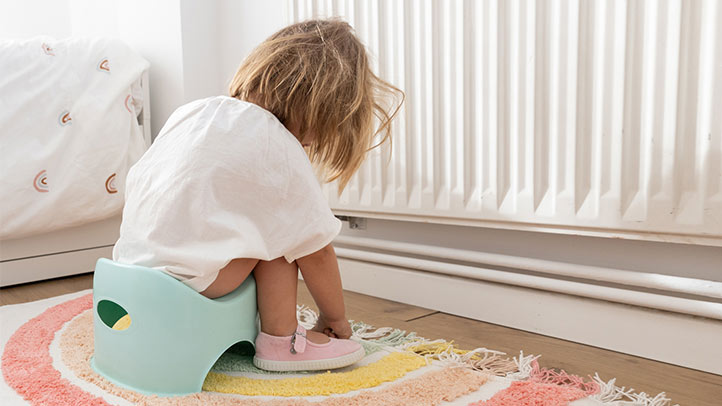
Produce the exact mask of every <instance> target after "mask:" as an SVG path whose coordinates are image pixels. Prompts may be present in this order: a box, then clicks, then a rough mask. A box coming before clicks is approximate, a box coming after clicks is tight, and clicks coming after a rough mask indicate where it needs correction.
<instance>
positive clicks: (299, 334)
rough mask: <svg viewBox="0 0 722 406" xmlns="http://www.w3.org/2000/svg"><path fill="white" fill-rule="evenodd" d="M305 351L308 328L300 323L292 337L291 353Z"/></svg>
mask: <svg viewBox="0 0 722 406" xmlns="http://www.w3.org/2000/svg"><path fill="white" fill-rule="evenodd" d="M304 351H306V329H305V328H303V326H302V325H300V324H299V325H298V327H296V332H294V333H293V336H292V337H291V354H302V353H303V352H304Z"/></svg>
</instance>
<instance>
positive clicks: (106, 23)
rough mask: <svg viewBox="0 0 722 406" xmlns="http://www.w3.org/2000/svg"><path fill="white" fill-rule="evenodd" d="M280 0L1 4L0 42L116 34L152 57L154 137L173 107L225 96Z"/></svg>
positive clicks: (279, 15)
mask: <svg viewBox="0 0 722 406" xmlns="http://www.w3.org/2000/svg"><path fill="white" fill-rule="evenodd" d="M285 4H286V2H285V1H283V0H270V1H263V2H257V1H252V0H219V1H203V0H154V1H143V0H124V1H122V2H119V1H114V0H57V1H56V0H29V1H12V2H11V1H7V2H3V3H2V4H0V40H1V39H16V38H17V39H21V38H30V37H33V36H37V35H47V36H51V37H55V38H57V39H62V38H66V37H69V36H103V37H114V38H120V39H122V40H124V41H125V42H127V43H128V44H130V45H131V46H132V47H133V48H135V49H136V50H137V51H138V52H139V53H140V54H141V55H143V57H145V58H146V59H147V60H148V61H150V63H151V67H150V83H151V87H150V97H151V113H152V114H151V127H152V134H153V137H155V135H156V134H157V133H158V131H160V129H161V127H162V126H163V124H164V123H165V121H166V119H167V118H168V116H170V114H171V113H172V112H173V110H175V109H176V108H177V107H178V106H180V105H182V104H183V103H186V102H189V101H191V100H195V99H199V98H203V97H208V96H212V95H219V94H227V87H228V83H230V80H231V78H232V76H233V74H234V73H235V71H236V69H237V68H238V65H239V64H240V62H241V61H242V59H243V58H244V57H245V56H246V55H248V53H249V52H250V51H251V50H252V49H253V48H254V47H255V46H256V45H257V44H258V43H260V42H261V41H263V39H265V38H266V37H268V36H269V35H270V34H272V33H273V32H274V31H276V30H278V29H279V28H280V27H282V26H283V23H284V16H285V9H284V7H285Z"/></svg>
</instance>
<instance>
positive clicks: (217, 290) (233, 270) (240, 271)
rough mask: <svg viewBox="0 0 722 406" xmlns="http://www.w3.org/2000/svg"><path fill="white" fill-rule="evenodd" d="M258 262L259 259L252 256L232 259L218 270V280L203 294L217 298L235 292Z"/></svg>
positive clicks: (202, 293)
mask: <svg viewBox="0 0 722 406" xmlns="http://www.w3.org/2000/svg"><path fill="white" fill-rule="evenodd" d="M257 263H258V260H257V259H252V258H236V259H234V260H232V261H231V262H229V263H228V265H226V266H225V267H223V269H221V270H220V272H218V276H217V277H216V280H215V281H213V283H211V285H210V286H208V287H207V288H206V290H204V291H203V292H201V295H203V296H205V297H207V298H210V299H215V298H217V297H221V296H224V295H227V294H229V293H231V292H233V291H234V290H236V288H237V287H239V286H241V283H243V281H245V280H246V278H247V277H248V275H249V274H250V273H251V271H253V268H254V267H255V266H256V264H257Z"/></svg>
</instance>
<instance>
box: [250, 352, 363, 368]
mask: <svg viewBox="0 0 722 406" xmlns="http://www.w3.org/2000/svg"><path fill="white" fill-rule="evenodd" d="M365 356H366V350H364V349H363V347H362V348H359V349H358V350H356V351H354V352H352V353H349V354H346V355H344V356H341V357H336V358H328V359H320V360H307V361H273V360H266V359H260V358H256V357H255V356H254V357H253V365H255V366H256V367H257V368H260V369H263V370H266V371H275V372H287V371H320V370H325V369H336V368H343V367H346V366H349V365H351V364H354V363H356V362H358V361H360V360H361V359H363V357H365Z"/></svg>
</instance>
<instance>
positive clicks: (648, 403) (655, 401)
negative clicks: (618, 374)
mask: <svg viewBox="0 0 722 406" xmlns="http://www.w3.org/2000/svg"><path fill="white" fill-rule="evenodd" d="M593 379H594V381H595V382H596V383H597V384H598V385H599V393H597V394H595V395H592V398H594V399H596V400H598V401H600V402H602V403H604V404H610V405H611V404H614V405H615V406H617V405H619V406H621V405H624V406H679V405H678V404H676V403H675V404H674V405H672V404H671V403H672V400H671V399H669V398H667V394H666V393H665V392H661V393H658V394H657V396H654V397H651V396H650V395H648V394H646V393H645V392H640V393H634V389H633V388H629V389H627V388H626V387H624V386H622V387H619V386H616V385H615V383H616V381H617V378H612V379H610V380H609V381H604V380H603V379H602V378H601V377H599V374H598V373H595V374H594V378H593Z"/></svg>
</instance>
